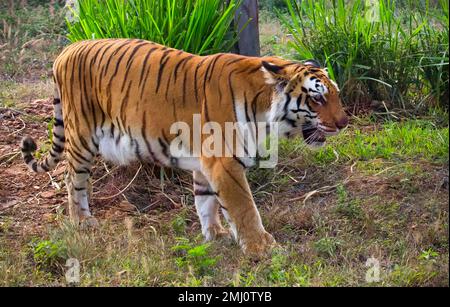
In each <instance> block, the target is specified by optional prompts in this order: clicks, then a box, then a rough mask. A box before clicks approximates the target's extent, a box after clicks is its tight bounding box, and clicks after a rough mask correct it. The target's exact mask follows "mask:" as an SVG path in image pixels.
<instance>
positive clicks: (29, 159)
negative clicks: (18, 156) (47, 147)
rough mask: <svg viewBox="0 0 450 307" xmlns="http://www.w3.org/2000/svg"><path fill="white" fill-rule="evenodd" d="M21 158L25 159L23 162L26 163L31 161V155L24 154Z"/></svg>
mask: <svg viewBox="0 0 450 307" xmlns="http://www.w3.org/2000/svg"><path fill="white" fill-rule="evenodd" d="M23 159H24V160H25V163H26V164H28V163H30V162H31V161H33V156H32V155H25V156H23Z"/></svg>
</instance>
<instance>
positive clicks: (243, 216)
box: [202, 158, 275, 257]
mask: <svg viewBox="0 0 450 307" xmlns="http://www.w3.org/2000/svg"><path fill="white" fill-rule="evenodd" d="M202 173H203V174H204V175H205V177H206V178H207V179H208V181H209V183H210V185H211V187H212V189H213V190H214V192H215V193H216V195H217V198H218V199H219V201H220V204H221V207H222V210H223V211H224V215H225V216H226V217H227V219H228V220H229V223H230V226H231V230H232V231H233V234H234V236H235V238H236V240H237V242H238V243H239V245H240V246H241V248H242V250H243V252H244V253H245V254H247V255H250V256H256V257H260V256H263V255H265V254H266V253H267V252H268V251H269V250H270V249H271V247H272V246H273V245H274V243H275V240H274V239H273V237H272V235H270V234H269V233H268V232H266V230H265V229H264V226H263V225H262V222H261V217H260V215H259V212H258V210H257V208H256V205H255V203H254V201H253V196H252V193H251V190H250V187H249V185H248V182H247V178H246V176H245V169H244V168H243V167H242V165H241V164H239V163H238V162H237V161H236V160H234V159H232V158H202Z"/></svg>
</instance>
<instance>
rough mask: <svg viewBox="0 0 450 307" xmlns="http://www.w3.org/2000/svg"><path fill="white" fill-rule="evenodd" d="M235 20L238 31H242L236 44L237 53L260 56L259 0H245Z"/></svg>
mask: <svg viewBox="0 0 450 307" xmlns="http://www.w3.org/2000/svg"><path fill="white" fill-rule="evenodd" d="M249 19H251V20H250V22H249V23H248V24H247V26H246V27H245V28H244V29H243V30H242V31H241V29H242V28H243V26H244V25H245V24H246V23H247V21H248V20H249ZM234 22H235V23H236V25H237V29H238V31H241V33H240V34H239V41H238V42H237V44H236V46H235V53H238V54H242V55H248V56H259V55H260V50H259V28H258V0H243V1H242V5H241V6H240V8H239V9H238V10H237V11H236V15H235V18H234Z"/></svg>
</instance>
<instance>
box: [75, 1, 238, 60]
mask: <svg viewBox="0 0 450 307" xmlns="http://www.w3.org/2000/svg"><path fill="white" fill-rule="evenodd" d="M240 4H241V1H240V0H231V1H222V0H186V1H179V0H152V1H148V0H128V1H123V0H105V1H97V0H79V1H78V9H77V8H75V9H72V14H73V15H74V16H73V18H71V19H70V20H67V27H68V30H69V34H68V38H69V39H70V40H71V41H72V42H75V41H79V40H84V39H94V38H95V39H96V38H141V39H146V40H150V41H154V42H157V43H160V44H163V45H166V46H169V47H173V48H176V49H181V50H184V51H187V52H191V53H195V54H211V53H217V52H221V51H229V50H230V49H231V48H232V46H233V45H234V44H235V42H236V37H237V35H236V34H237V33H236V31H235V30H234V29H233V27H232V24H233V20H234V15H235V12H236V9H237V8H238V7H239V6H240Z"/></svg>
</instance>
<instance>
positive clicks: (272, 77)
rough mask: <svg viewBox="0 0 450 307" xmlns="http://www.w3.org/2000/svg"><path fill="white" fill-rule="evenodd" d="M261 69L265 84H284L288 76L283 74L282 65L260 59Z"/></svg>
mask: <svg viewBox="0 0 450 307" xmlns="http://www.w3.org/2000/svg"><path fill="white" fill-rule="evenodd" d="M261 64H262V66H261V70H262V71H263V72H264V78H266V83H267V84H278V85H281V86H285V85H286V84H287V82H288V81H289V78H288V77H287V76H286V75H285V72H284V70H283V67H281V66H278V65H275V64H273V63H270V62H266V61H261Z"/></svg>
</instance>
